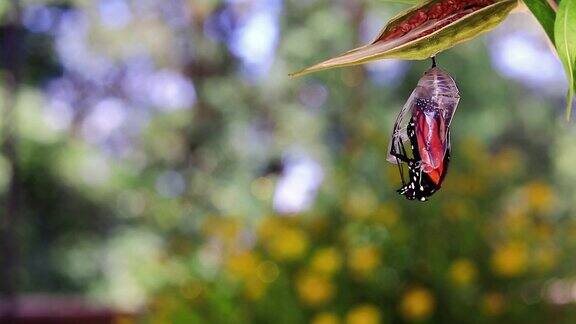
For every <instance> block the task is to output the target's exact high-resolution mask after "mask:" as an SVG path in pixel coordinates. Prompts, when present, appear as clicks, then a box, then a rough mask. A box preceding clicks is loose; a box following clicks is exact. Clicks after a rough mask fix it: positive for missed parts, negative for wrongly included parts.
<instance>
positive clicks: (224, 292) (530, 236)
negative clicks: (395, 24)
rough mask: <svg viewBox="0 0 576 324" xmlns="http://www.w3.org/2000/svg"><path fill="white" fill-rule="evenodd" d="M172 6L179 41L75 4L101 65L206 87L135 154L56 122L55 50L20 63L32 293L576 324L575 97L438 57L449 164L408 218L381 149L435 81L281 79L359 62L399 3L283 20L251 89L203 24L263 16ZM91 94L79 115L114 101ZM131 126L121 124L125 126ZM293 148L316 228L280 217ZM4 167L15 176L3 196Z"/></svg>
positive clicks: (486, 59) (261, 313)
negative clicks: (301, 156)
mask: <svg viewBox="0 0 576 324" xmlns="http://www.w3.org/2000/svg"><path fill="white" fill-rule="evenodd" d="M44 2H45V3H51V4H53V3H58V4H59V5H62V4H63V3H62V2H52V1H44ZM26 3H27V4H28V2H26ZM30 3H32V2H30ZM34 3H42V1H34ZM130 3H131V4H132V5H133V3H132V2H130ZM148 3H150V4H151V5H150V6H151V8H152V9H151V10H150V11H151V12H155V10H157V8H164V7H162V3H164V2H162V1H148ZM170 3H180V5H182V8H184V12H185V13H186V15H187V17H188V20H186V24H171V23H170V21H168V20H163V19H160V18H159V17H158V16H154V15H153V14H150V15H148V14H149V13H150V12H149V11H145V12H144V13H138V12H135V13H133V14H134V18H133V19H132V20H131V22H130V23H128V24H126V25H125V26H123V27H121V28H119V29H118V28H116V29H111V28H107V27H105V26H103V25H102V23H101V21H100V20H99V19H100V18H99V16H98V7H97V5H96V2H90V1H69V2H66V3H65V5H64V6H63V7H65V8H74V9H76V10H79V12H81V13H83V14H84V15H85V16H86V17H87V19H88V21H89V22H90V28H88V29H87V32H86V37H87V39H89V40H90V41H89V42H88V44H89V45H90V47H91V50H93V51H95V52H98V53H101V54H102V55H105V56H106V58H107V59H109V60H110V61H111V62H122V61H123V60H127V58H129V57H131V56H132V55H135V54H134V53H138V52H142V51H144V52H145V53H146V55H147V56H148V57H150V59H151V60H152V61H153V62H154V64H155V65H156V66H158V67H159V68H162V69H170V70H173V71H178V72H180V73H181V74H182V75H184V76H185V77H186V78H187V79H188V80H191V82H192V83H193V85H194V87H195V94H196V98H195V101H194V104H193V105H192V107H186V108H187V109H182V110H176V111H172V110H166V109H165V110H163V109H162V107H158V108H159V109H157V110H156V111H153V112H146V113H148V114H149V117H150V118H149V119H147V120H146V122H145V123H143V124H142V125H141V127H140V128H138V127H135V128H129V129H127V130H126V129H125V130H124V131H125V132H126V133H127V134H128V139H129V145H128V147H129V149H128V150H127V151H126V152H127V153H125V154H119V155H115V154H112V153H110V150H109V149H107V146H105V145H103V144H101V143H100V144H95V143H93V142H91V141H90V140H89V139H87V138H89V136H87V134H86V133H85V132H84V133H83V132H82V125H83V123H85V122H86V121H85V120H84V119H83V115H82V113H78V114H77V115H73V118H72V119H71V122H70V124H69V125H68V127H64V128H62V127H60V128H59V127H52V126H50V123H48V122H47V121H46V117H45V107H46V106H47V105H48V104H49V103H48V100H47V99H46V91H47V90H46V88H47V86H46V84H47V82H48V80H50V79H51V78H54V77H55V74H56V75H58V74H64V75H66V73H69V72H62V71H66V69H65V66H64V65H65V63H66V62H59V61H58V59H57V57H58V55H56V52H57V51H56V49H55V48H56V45H55V44H54V40H53V39H51V37H50V36H46V41H47V42H48V45H47V46H45V47H42V48H41V49H38V51H40V52H39V53H41V54H42V55H37V59H40V61H37V60H36V59H27V60H26V61H25V63H24V64H25V65H26V67H27V68H28V69H29V70H31V71H36V72H35V73H31V74H29V75H28V74H26V78H25V80H23V83H22V84H21V85H20V87H19V92H18V93H17V98H18V102H17V106H16V111H17V114H18V116H17V121H18V122H17V127H16V128H15V129H16V130H17V135H18V139H19V142H18V143H19V144H18V148H19V157H18V160H17V161H16V162H17V165H18V166H19V168H20V169H21V173H22V179H21V181H22V189H23V190H22V194H21V195H22V199H21V212H20V214H19V218H18V227H17V229H16V231H17V233H18V236H19V246H18V250H19V255H20V257H19V262H20V266H19V276H20V278H21V284H20V292H23V293H25V292H49V293H82V294H86V295H87V296H91V297H94V298H96V299H98V300H100V301H103V302H106V303H111V304H113V305H116V306H118V307H122V308H128V309H137V310H139V311H140V312H141V313H142V320H143V322H153V323H270V322H277V323H314V324H329V323H330V324H331V323H350V324H355V323H362V324H368V323H389V322H428V323H440V322H446V323H454V322H466V323H544V322H546V323H547V322H557V323H572V322H573V321H574V320H576V312H575V311H576V309H575V308H574V304H573V303H574V300H575V298H574V293H573V291H574V287H576V286H575V282H576V281H575V275H576V273H575V271H574V266H575V264H576V259H575V255H576V254H575V252H576V239H575V238H576V219H575V218H574V212H575V207H576V206H575V205H574V200H575V199H576V190H575V188H574V183H575V180H576V171H574V170H575V169H574V167H573V165H574V159H575V158H576V144H575V143H574V141H573V138H574V129H573V127H572V125H566V124H563V123H562V122H560V120H562V111H563V107H562V104H561V102H562V97H561V95H562V93H561V95H560V96H554V95H548V94H547V93H548V90H550V89H545V87H546V85H545V86H543V87H540V88H534V87H528V86H526V85H524V84H523V83H521V82H518V81H514V80H511V79H506V78H504V77H503V76H501V75H500V74H498V72H497V71H496V70H495V69H493V68H492V64H491V56H490V53H489V50H488V49H489V46H491V44H492V43H491V41H492V40H491V39H490V38H489V37H481V38H480V39H478V40H475V41H472V42H469V43H467V44H464V45H460V46H458V47H456V48H455V49H453V50H451V51H449V52H448V53H442V54H441V55H439V57H438V61H439V64H440V66H441V67H442V68H443V69H445V70H447V71H449V72H450V73H451V74H452V75H453V76H454V78H455V79H456V82H457V84H458V85H459V88H460V92H461V96H462V99H461V102H460V107H459V110H458V112H457V113H456V116H455V119H454V120H453V129H452V145H453V151H452V152H453V159H452V161H451V165H450V171H449V173H448V176H447V179H446V181H445V185H444V187H443V188H442V190H441V191H440V192H439V193H438V194H436V195H435V196H434V197H433V199H432V200H431V201H430V202H429V203H425V204H421V203H414V202H409V201H405V200H403V199H402V197H400V196H399V195H398V194H396V192H395V189H396V188H397V187H399V185H400V183H399V181H400V180H399V176H398V174H397V170H396V169H395V167H394V166H393V165H390V164H388V163H387V162H386V154H387V152H386V150H387V146H388V140H389V135H390V131H391V127H392V124H393V120H394V118H395V116H396V114H397V112H398V111H399V109H400V107H401V106H402V105H403V104H404V101H405V100H406V99H407V96H408V95H409V93H410V92H411V91H412V89H413V88H414V86H415V84H416V83H417V80H418V79H419V77H420V76H421V74H422V73H423V71H424V70H425V69H427V68H428V66H429V64H430V62H407V63H398V62H397V64H399V66H400V67H401V69H402V71H403V72H402V73H401V74H400V76H398V77H395V78H392V79H391V80H392V81H389V82H377V79H378V76H383V75H382V74H384V73H392V72H390V70H386V69H383V70H378V69H373V70H366V69H364V68H349V69H340V70H334V71H330V72H325V73H318V74H316V75H313V76H310V77H307V78H303V79H298V80H290V79H288V78H287V73H288V72H289V71H292V70H295V69H297V68H299V67H302V66H307V65H309V64H310V63H313V62H316V61H318V60H320V59H322V58H324V57H328V56H330V55H332V54H334V53H339V52H341V51H343V50H345V49H347V48H352V47H353V46H354V45H357V44H359V43H361V41H360V39H361V38H362V37H363V36H362V35H363V34H367V36H368V37H370V36H371V35H368V34H369V33H370V32H369V31H370V30H371V29H370V27H369V26H368V25H369V23H367V22H370V21H373V20H375V21H376V22H377V23H380V22H382V23H383V22H384V21H386V20H387V19H388V18H390V17H391V16H393V15H394V13H395V12H397V11H398V10H399V9H401V8H402V6H401V5H393V4H388V3H382V2H379V1H359V2H348V1H338V2H330V1H325V0H321V1H286V2H284V3H283V8H282V12H281V14H280V15H279V16H278V18H279V20H280V21H279V27H280V32H279V36H280V37H279V40H278V48H277V51H276V52H275V56H274V61H273V64H272V65H271V68H270V70H269V71H268V72H267V73H266V74H265V75H264V76H263V77H261V78H260V79H258V78H256V80H251V79H250V78H247V77H245V76H243V75H242V73H241V71H242V62H241V59H240V58H239V57H238V55H235V54H233V52H232V51H231V50H230V48H229V47H228V46H227V42H226V40H218V39H216V38H214V37H212V38H210V37H207V36H206V33H207V29H208V27H207V26H209V19H210V17H213V15H215V14H216V13H217V12H221V11H222V10H224V9H226V8H228V9H229V10H231V9H230V8H232V9H233V10H232V11H233V12H236V14H238V15H239V16H242V14H246V15H247V14H248V13H249V10H250V8H251V7H250V3H251V2H250V1H247V2H238V3H239V4H233V2H230V3H228V2H218V1H210V0H202V1H197V0H193V1H181V2H178V1H175V2H170ZM0 6H1V5H0ZM243 10H244V11H243ZM526 17H527V16H526ZM526 17H525V18H522V19H520V20H519V21H521V23H524V24H529V22H527V19H528V18H526ZM232 25H234V24H232ZM530 26H534V25H530ZM230 28H232V29H233V30H234V27H233V26H232V27H230ZM508 28H510V30H513V27H510V26H506V27H502V28H501V29H499V30H498V31H496V34H495V35H498V34H497V33H506V32H509V30H508ZM536 28H537V27H536ZM537 31H538V30H537ZM540 33H541V34H540V36H542V39H543V37H545V35H544V34H543V32H541V31H540ZM490 37H496V36H490ZM222 38H223V39H226V37H222ZM42 58H44V59H42ZM54 62H56V65H54ZM395 64H396V63H395ZM63 66H64V67H63ZM373 67H375V66H373ZM530 68H531V67H529V66H527V67H526V69H530ZM55 71H56V72H55ZM58 71H60V72H58ZM386 71H388V72H386ZM72 74H73V73H72ZM73 76H74V77H76V75H73ZM72 80H74V82H77V83H78V84H80V83H81V82H85V81H82V78H80V77H78V78H76V79H74V78H73V79H72ZM4 85H5V84H3V86H4ZM83 87H84V92H82V95H83V96H85V97H89V96H91V95H94V93H97V94H98V95H100V96H109V95H116V92H115V91H118V88H120V86H119V85H115V84H112V85H110V86H108V87H107V88H106V87H105V88H104V90H102V88H98V87H97V86H95V85H93V84H90V83H86V84H84V85H83ZM311 87H312V89H322V91H326V97H325V102H322V103H321V104H320V105H319V106H317V107H314V105H310V103H309V102H307V101H306V98H304V99H303V93H306V91H310V89H311ZM314 87H316V88H314ZM98 91H100V92H98ZM145 91H146V90H145V89H143V90H142V96H144V95H145V93H144V92H145ZM560 92H562V91H560ZM88 106H89V104H87V103H86V102H84V101H82V100H80V101H78V102H77V103H76V104H75V106H74V107H73V108H74V109H75V110H74V111H78V112H82V111H85V110H88V108H87V107H88ZM135 108H136V109H135ZM139 108H140V107H138V106H136V107H130V108H126V109H130V110H128V115H129V117H128V119H129V120H136V119H138V118H140V116H141V115H139V113H142V110H143V108H141V110H138V109H139ZM88 135H90V134H89V133H88ZM293 150H296V151H301V152H305V154H306V155H307V156H309V157H311V158H312V159H314V160H315V161H318V162H319V164H320V165H321V167H322V169H323V173H324V180H323V182H322V185H321V186H320V189H319V191H318V195H317V196H316V197H315V200H314V204H313V207H312V208H311V209H309V210H306V211H303V212H299V213H296V214H290V215H279V214H277V213H276V212H275V211H274V210H273V208H272V206H273V196H274V191H275V190H276V188H277V186H278V183H279V179H281V178H282V176H283V174H282V172H281V169H282V168H281V167H280V166H278V164H282V162H281V161H282V157H283V156H285V155H286V152H291V151H293ZM279 161H280V162H279ZM7 165H8V164H7V162H6V157H2V159H0V185H1V187H2V193H3V195H4V196H5V195H6V192H7V189H6V187H7V184H8V182H9V180H8V178H9V174H10V169H9V167H8V166H7ZM162 179H168V180H170V179H172V180H173V179H177V180H175V183H176V189H178V188H180V189H182V190H176V189H174V188H173V187H170V186H168V188H165V187H163V185H162V184H163V183H164V182H162V181H163V180H162ZM178 179H183V181H184V182H183V185H181V184H179V181H180V180H178ZM173 182H174V181H172V182H171V181H168V183H169V184H170V183H172V185H174V183H173ZM173 190H175V191H173Z"/></svg>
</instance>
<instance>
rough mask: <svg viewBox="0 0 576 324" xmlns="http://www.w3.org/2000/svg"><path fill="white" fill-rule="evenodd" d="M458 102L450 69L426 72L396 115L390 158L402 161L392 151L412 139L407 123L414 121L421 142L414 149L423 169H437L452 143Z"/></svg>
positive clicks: (395, 161)
mask: <svg viewBox="0 0 576 324" xmlns="http://www.w3.org/2000/svg"><path fill="white" fill-rule="evenodd" d="M459 101H460V93H459V91H458V88H457V87H456V82H454V79H453V78H452V77H451V76H450V75H449V74H448V73H447V72H445V71H443V70H442V69H440V68H438V67H432V68H430V69H429V70H428V71H426V72H425V73H424V76H423V77H422V78H421V79H420V80H419V81H418V85H417V86H416V89H414V91H413V92H412V94H411V95H410V98H409V99H408V101H407V102H406V104H405V105H404V107H402V110H401V111H400V113H399V114H398V117H397V118H396V122H395V123H394V129H393V131H392V138H391V140H390V145H389V147H388V157H387V160H388V161H389V162H390V163H393V164H399V163H401V162H402V161H400V160H398V158H396V157H395V156H393V155H392V154H391V153H390V152H392V149H394V151H395V152H401V151H402V150H403V148H402V145H404V144H406V143H407V142H409V138H408V133H407V126H408V123H409V122H410V121H411V120H415V121H416V134H417V138H418V144H419V145H418V148H414V149H418V151H419V153H420V154H419V155H420V159H421V161H420V162H421V164H420V165H421V169H422V171H424V172H431V171H432V170H434V169H436V168H438V167H439V166H440V165H441V164H442V162H443V160H444V156H445V155H446V152H447V151H448V149H449V146H450V138H449V134H450V133H449V127H450V123H451V121H452V117H453V116H454V113H455V112H456V108H457V107H458V102H459ZM393 145H394V147H392V146H393Z"/></svg>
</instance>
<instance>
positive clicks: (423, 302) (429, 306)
mask: <svg viewBox="0 0 576 324" xmlns="http://www.w3.org/2000/svg"><path fill="white" fill-rule="evenodd" d="M435 307H436V302H435V301H434V296H432V293H431V292H430V291H429V290H428V289H425V288H412V289H410V290H408V291H407V292H406V293H405V294H404V296H403V297H402V302H401V303H400V312H401V313H402V316H403V317H404V319H405V320H407V321H421V320H424V319H427V318H428V317H430V315H432V313H433V312H434V308H435Z"/></svg>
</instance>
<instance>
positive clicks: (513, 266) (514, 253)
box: [491, 242, 528, 277]
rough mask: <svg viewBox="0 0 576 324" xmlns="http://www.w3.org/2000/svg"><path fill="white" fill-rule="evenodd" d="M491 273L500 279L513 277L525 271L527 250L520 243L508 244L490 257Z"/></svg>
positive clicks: (524, 245)
mask: <svg viewBox="0 0 576 324" xmlns="http://www.w3.org/2000/svg"><path fill="white" fill-rule="evenodd" d="M491 261H492V271H494V273H495V274H497V275H499V276H502V277H514V276H517V275H520V274H522V273H523V272H524V271H525V270H526V263H527V261H528V248H527V247H526V244H524V243H522V242H510V243H507V244H505V245H503V246H500V247H498V248H497V249H496V251H495V252H494V254H493V255H492V260H491Z"/></svg>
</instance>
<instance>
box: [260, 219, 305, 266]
mask: <svg viewBox="0 0 576 324" xmlns="http://www.w3.org/2000/svg"><path fill="white" fill-rule="evenodd" d="M267 246H268V252H270V254H271V255H272V256H273V257H274V258H275V259H277V260H281V261H294V260H297V259H299V258H300V257H301V256H302V255H303V254H304V253H305V252H306V249H307V248H308V238H307V237H306V233H304V231H302V230H300V229H297V228H292V227H285V228H282V229H280V230H279V231H278V232H277V233H276V235H275V236H274V237H271V238H270V239H269V240H268V244H267Z"/></svg>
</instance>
